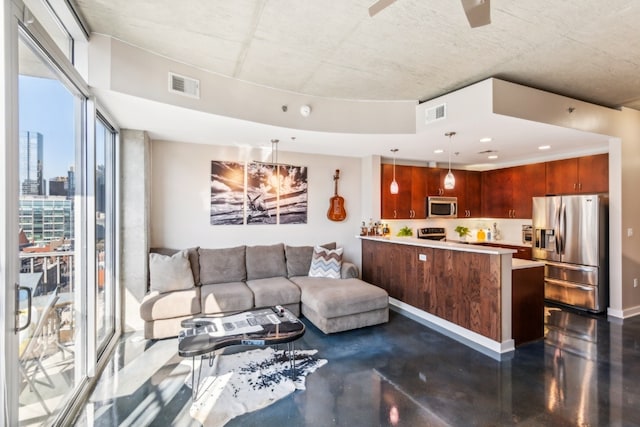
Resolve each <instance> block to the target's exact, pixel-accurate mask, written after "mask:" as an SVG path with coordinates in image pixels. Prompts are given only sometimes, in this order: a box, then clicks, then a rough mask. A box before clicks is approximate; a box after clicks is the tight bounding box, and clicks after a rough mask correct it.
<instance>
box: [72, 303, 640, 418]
mask: <svg viewBox="0 0 640 427" xmlns="http://www.w3.org/2000/svg"><path fill="white" fill-rule="evenodd" d="M305 323H306V324H307V333H306V334H305V336H304V337H303V338H302V339H301V340H299V341H297V342H296V347H297V348H308V349H312V348H315V349H318V350H319V354H318V355H319V356H320V357H322V358H326V359H328V361H329V363H328V364H327V365H325V366H323V367H322V368H320V369H319V370H317V371H316V372H314V373H312V374H311V375H310V376H309V377H308V378H307V389H306V390H305V391H297V392H294V393H293V394H291V395H289V396H288V397H286V398H284V399H283V400H280V401H278V402H276V403H275V404H273V405H271V406H269V407H267V408H265V409H263V410H260V411H257V412H254V413H250V414H246V415H243V416H241V417H238V418H236V419H234V420H232V421H231V422H229V423H228V424H227V425H228V426H260V427H269V426H278V427H282V426H349V427H357V426H367V427H370V426H389V425H399V426H502V425H516V424H518V425H524V426H556V425H557V426H640V316H637V317H635V318H631V319H627V320H626V321H624V323H619V322H613V321H612V322H610V321H608V320H607V318H606V316H590V315H582V314H579V313H577V312H573V311H570V310H566V309H565V310H563V309H560V308H558V307H547V308H546V337H545V339H544V340H539V341H536V342H533V343H529V344H525V345H523V346H520V347H518V348H517V349H516V351H515V352H514V354H513V357H512V358H507V359H506V360H503V361H497V360H495V359H493V358H491V357H488V356H486V355H484V354H482V353H480V352H478V351H475V350H472V349H470V348H469V347H467V346H465V345H463V344H460V343H458V342H456V341H454V340H452V339H450V338H448V337H446V336H443V335H442V334H440V333H438V332H435V331H433V330H432V329H429V328H428V327H425V326H422V325H420V324H418V323H416V322H414V321H413V320H411V319H409V318H407V317H405V316H403V315H400V314H398V313H395V312H392V313H391V317H390V321H389V323H388V324H385V325H380V326H375V327H369V328H364V329H360V330H355V331H349V332H343V333H339V334H334V335H329V336H327V335H324V334H323V333H322V332H320V331H319V330H318V329H316V328H315V327H314V326H312V325H310V324H309V323H308V322H307V321H306V320H305ZM176 346H177V344H176V340H175V339H170V340H160V341H145V340H143V339H141V338H140V336H139V335H138V334H137V333H136V334H129V335H127V336H125V337H123V339H122V341H121V343H120V345H119V347H118V350H117V352H116V353H115V355H114V358H113V360H112V363H111V364H110V366H109V367H108V368H107V369H106V370H105V372H104V373H103V375H102V377H101V379H100V382H99V384H98V386H97V388H96V389H95V391H94V393H93V395H92V396H91V399H90V400H91V401H90V403H88V404H87V405H86V407H85V409H84V411H83V413H82V415H81V416H80V417H79V420H78V422H77V425H96V426H116V425H119V426H124V425H126V426H142V425H155V426H169V425H173V426H190V425H198V424H197V423H195V422H194V421H193V420H192V419H191V418H190V416H189V405H190V399H191V390H190V389H189V388H187V387H185V386H184V379H185V377H186V376H187V375H188V373H189V371H188V369H185V364H184V363H183V364H180V362H181V358H180V357H179V356H178V355H177V352H176Z"/></svg>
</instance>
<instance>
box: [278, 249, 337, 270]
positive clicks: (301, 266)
mask: <svg viewBox="0 0 640 427" xmlns="http://www.w3.org/2000/svg"><path fill="white" fill-rule="evenodd" d="M322 247H323V248H325V249H335V248H336V243H335V242H331V243H325V244H324V245H322ZM285 255H286V257H287V274H288V277H295V276H306V275H308V274H309V267H311V257H312V256H313V246H286V247H285Z"/></svg>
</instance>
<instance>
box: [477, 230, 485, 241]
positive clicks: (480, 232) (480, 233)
mask: <svg viewBox="0 0 640 427" xmlns="http://www.w3.org/2000/svg"><path fill="white" fill-rule="evenodd" d="M486 237H487V233H485V231H484V230H483V229H482V228H481V229H479V230H478V233H476V238H477V239H478V242H484V239H485V238H486Z"/></svg>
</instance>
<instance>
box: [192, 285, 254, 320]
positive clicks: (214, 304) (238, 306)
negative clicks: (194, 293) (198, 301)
mask: <svg viewBox="0 0 640 427" xmlns="http://www.w3.org/2000/svg"><path fill="white" fill-rule="evenodd" d="M200 295H201V298H202V314H214V313H227V312H230V311H240V310H249V309H250V308H252V307H253V293H252V292H251V290H250V289H249V287H248V286H247V285H246V284H244V283H243V282H230V283H218V284H214V285H202V286H201V288H200Z"/></svg>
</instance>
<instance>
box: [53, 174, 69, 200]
mask: <svg viewBox="0 0 640 427" xmlns="http://www.w3.org/2000/svg"><path fill="white" fill-rule="evenodd" d="M67 181H68V177H66V176H56V177H55V178H51V179H50V180H49V195H50V196H66V195H67V189H68V182H67Z"/></svg>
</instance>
